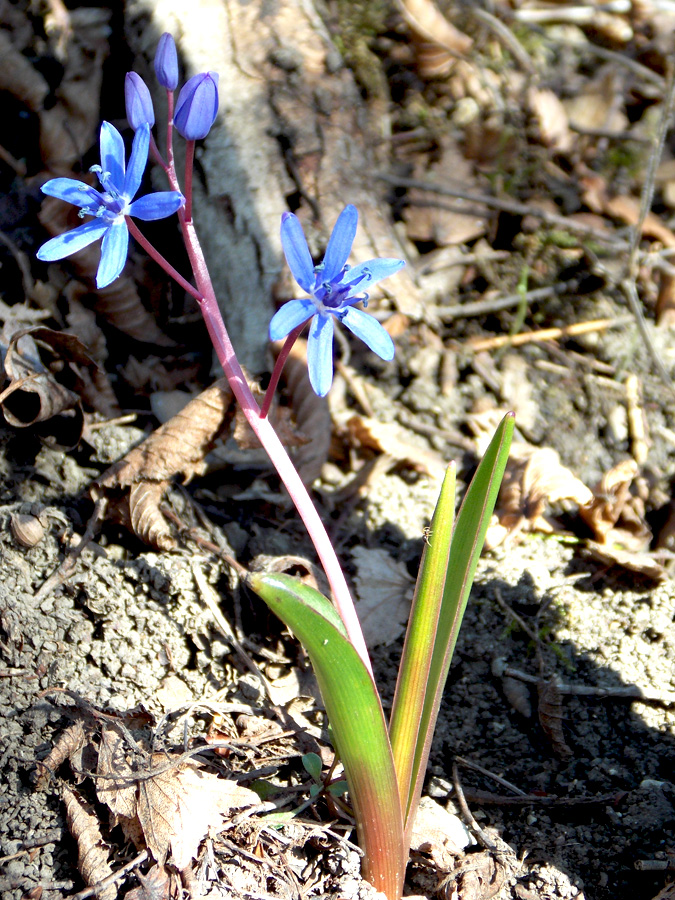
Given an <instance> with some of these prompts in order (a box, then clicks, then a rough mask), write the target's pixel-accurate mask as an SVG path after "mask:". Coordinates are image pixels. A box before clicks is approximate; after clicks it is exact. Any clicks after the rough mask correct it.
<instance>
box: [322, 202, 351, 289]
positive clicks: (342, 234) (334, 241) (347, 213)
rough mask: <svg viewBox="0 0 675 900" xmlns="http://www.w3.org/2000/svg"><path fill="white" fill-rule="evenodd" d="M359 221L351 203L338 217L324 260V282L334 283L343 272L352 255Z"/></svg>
mask: <svg viewBox="0 0 675 900" xmlns="http://www.w3.org/2000/svg"><path fill="white" fill-rule="evenodd" d="M358 221H359V213H358V210H357V208H356V207H355V206H353V205H352V204H351V203H350V204H349V206H345V208H344V209H343V210H342V212H341V213H340V215H339V216H338V220H337V222H336V223H335V227H334V228H333V233H332V234H331V236H330V240H329V241H328V246H327V247H326V255H325V256H324V258H323V272H322V275H321V278H322V280H324V281H332V280H333V279H334V278H335V277H336V276H337V275H339V274H340V272H341V271H342V269H343V267H344V264H345V263H346V262H347V259H348V258H349V254H350V253H351V249H352V244H353V243H354V238H355V237H356V226H357V225H358Z"/></svg>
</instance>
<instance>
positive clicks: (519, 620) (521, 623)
mask: <svg viewBox="0 0 675 900" xmlns="http://www.w3.org/2000/svg"><path fill="white" fill-rule="evenodd" d="M494 597H495V600H496V601H497V603H498V604H499V605H500V606H501V608H502V609H503V610H504V612H505V613H507V614H508V615H509V616H511V618H512V619H513V620H514V622H516V623H517V624H518V625H519V626H520V628H522V630H523V631H524V632H525V634H526V635H527V636H528V637H529V639H530V640H531V641H534V643H535V644H538V643H539V636H538V635H537V633H536V632H534V631H533V630H532V629H531V628H530V626H529V625H528V624H527V622H526V621H525V620H524V619H523V618H522V617H521V616H519V615H518V613H517V612H516V611H515V610H514V609H511V607H510V606H509V604H508V603H507V602H506V600H504V598H503V597H502V592H501V591H500V590H499V588H498V587H497V588H495V593H494Z"/></svg>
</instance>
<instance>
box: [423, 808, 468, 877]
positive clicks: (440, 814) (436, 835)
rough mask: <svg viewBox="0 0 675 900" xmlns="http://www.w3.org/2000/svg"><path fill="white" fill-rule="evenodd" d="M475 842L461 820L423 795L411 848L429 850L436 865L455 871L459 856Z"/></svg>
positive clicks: (425, 851)
mask: <svg viewBox="0 0 675 900" xmlns="http://www.w3.org/2000/svg"><path fill="white" fill-rule="evenodd" d="M471 844H475V841H474V839H473V838H472V836H471V833H470V832H469V830H468V828H467V827H466V825H464V823H463V822H462V820H461V819H459V818H458V817H457V816H453V815H452V813H449V812H448V811H447V810H446V809H444V808H443V807H442V806H441V804H440V803H437V802H436V800H434V799H432V798H431V797H422V798H421V800H420V805H419V807H418V809H417V815H416V816H415V823H414V825H413V827H412V833H411V835H410V849H411V850H415V851H417V852H418V853H426V854H428V855H429V856H430V857H431V861H432V862H433V864H434V865H435V866H436V868H438V869H440V870H441V871H443V870H445V871H448V870H452V869H453V867H454V863H455V858H456V857H457V856H460V855H461V854H462V853H463V851H464V850H465V849H466V847H468V846H469V845H471Z"/></svg>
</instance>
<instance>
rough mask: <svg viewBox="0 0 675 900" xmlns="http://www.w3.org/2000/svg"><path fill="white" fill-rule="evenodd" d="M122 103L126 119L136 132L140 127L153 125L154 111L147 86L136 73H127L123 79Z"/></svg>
mask: <svg viewBox="0 0 675 900" xmlns="http://www.w3.org/2000/svg"><path fill="white" fill-rule="evenodd" d="M124 102H125V104H126V107H127V119H128V121H129V124H130V125H131V127H132V128H133V129H134V131H136V130H137V129H138V128H140V127H141V125H149V126H150V128H152V126H153V125H154V124H155V110H154V108H153V106H152V97H151V96H150V91H149V90H148V86H147V84H146V83H145V82H144V81H143V79H142V78H141V76H140V75H138V74H137V73H136V72H127V76H126V78H125V79H124Z"/></svg>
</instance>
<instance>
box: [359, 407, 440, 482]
mask: <svg viewBox="0 0 675 900" xmlns="http://www.w3.org/2000/svg"><path fill="white" fill-rule="evenodd" d="M347 429H348V431H349V434H350V435H351V437H352V440H353V441H355V442H356V443H357V444H360V445H361V446H362V447H368V448H369V449H371V450H377V451H378V452H379V453H386V454H388V455H389V456H391V457H392V458H393V459H395V460H397V461H398V462H404V463H406V464H407V465H409V466H410V467H411V468H413V469H416V470H417V471H418V472H422V473H424V474H425V475H430V476H431V477H433V478H443V475H444V474H445V469H446V465H445V461H444V460H443V457H442V456H441V455H440V453H436V452H434V451H433V450H429V449H427V448H426V447H422V446H419V445H418V444H415V443H413V441H411V440H410V432H409V431H408V430H407V429H405V428H403V427H402V426H401V425H397V424H396V423H394V422H378V421H377V419H371V418H368V417H367V416H352V417H351V418H350V419H349V420H348V421H347Z"/></svg>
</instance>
